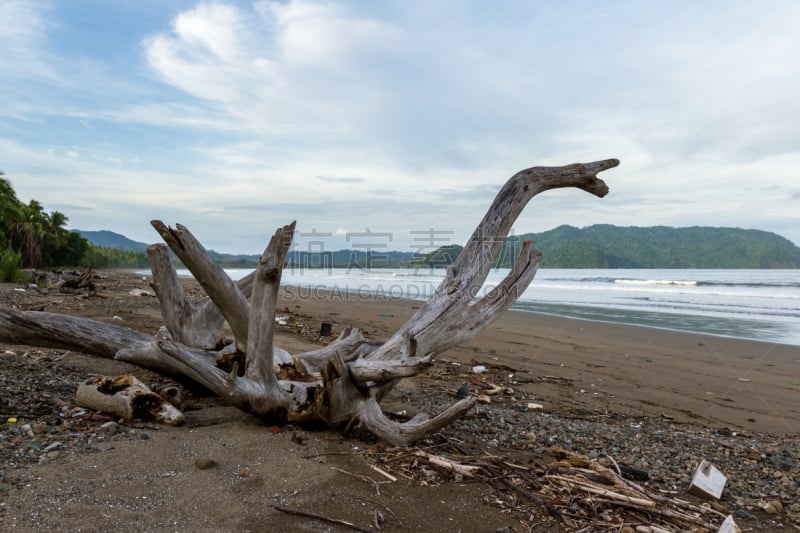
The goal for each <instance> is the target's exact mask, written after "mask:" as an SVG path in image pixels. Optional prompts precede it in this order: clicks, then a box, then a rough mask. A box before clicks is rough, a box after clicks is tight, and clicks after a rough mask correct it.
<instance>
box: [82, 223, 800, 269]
mask: <svg viewBox="0 0 800 533" xmlns="http://www.w3.org/2000/svg"><path fill="white" fill-rule="evenodd" d="M80 233H81V235H82V236H83V237H85V238H86V239H87V240H88V241H89V242H91V243H92V244H94V245H95V246H102V247H104V248H114V249H121V250H132V251H143V250H145V249H146V248H147V245H146V244H145V243H141V242H136V241H132V240H130V239H128V238H127V237H125V236H123V235H120V234H118V233H114V232H112V231H82V232H80ZM523 240H533V241H535V242H536V246H535V248H536V249H537V250H539V251H541V252H542V264H541V266H542V267H544V268H755V269H769V268H800V248H798V247H797V246H796V245H795V244H794V243H792V242H791V241H789V240H788V239H785V238H783V237H781V236H780V235H776V234H775V233H770V232H768V231H761V230H746V229H740V228H712V227H697V226H696V227H690V228H672V227H667V226H653V227H619V226H612V225H608V224H600V225H595V226H589V227H586V228H575V227H573V226H559V227H557V228H554V229H551V230H548V231H544V232H542V233H525V234H523V235H514V236H511V237H509V238H508V239H507V240H506V242H505V244H504V245H503V249H502V251H501V253H500V257H499V258H498V260H497V261H496V264H497V266H501V267H510V266H511V265H513V264H514V261H515V260H516V257H517V254H518V252H519V248H520V246H521V243H522V241H523ZM462 249H463V247H462V246H459V245H447V246H443V247H441V248H439V249H437V250H435V251H433V252H430V253H428V254H425V255H420V254H416V253H413V252H392V251H381V252H371V253H365V252H362V251H360V250H337V251H332V252H325V253H322V254H313V253H308V252H299V251H294V250H293V251H291V252H290V253H289V255H288V257H287V264H288V266H290V267H293V268H298V267H299V268H319V267H323V268H345V267H350V268H365V267H366V268H403V267H413V268H418V267H423V266H424V267H434V268H440V267H446V266H448V265H450V264H452V262H453V261H455V260H456V258H457V257H458V255H459V253H461V250H462ZM210 253H211V255H212V257H213V258H214V259H215V260H216V261H217V262H218V263H220V264H221V265H222V266H224V267H226V268H254V267H255V266H256V265H257V264H258V258H259V256H258V255H257V254H253V255H248V254H239V255H234V254H225V253H219V252H215V251H213V250H210Z"/></svg>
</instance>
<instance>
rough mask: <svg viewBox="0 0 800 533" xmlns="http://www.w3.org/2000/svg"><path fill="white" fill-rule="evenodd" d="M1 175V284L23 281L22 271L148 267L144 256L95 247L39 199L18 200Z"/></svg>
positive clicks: (65, 217)
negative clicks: (91, 267)
mask: <svg viewBox="0 0 800 533" xmlns="http://www.w3.org/2000/svg"><path fill="white" fill-rule="evenodd" d="M2 176H3V173H2V172H0V207H1V209H0V282H3V281H23V280H24V279H26V276H25V275H24V273H23V271H22V269H26V268H42V267H56V266H58V267H71V266H72V267H75V266H87V265H91V266H94V267H98V268H100V267H102V268H123V267H142V266H147V264H148V263H147V256H146V254H144V253H143V252H142V253H138V254H137V253H134V252H123V251H121V250H117V249H113V248H102V247H98V246H95V245H92V244H91V243H90V242H89V241H88V240H87V239H85V238H84V237H82V236H81V235H80V233H77V232H74V231H69V230H68V229H66V224H67V222H68V221H69V219H68V218H67V216H66V215H65V214H64V213H61V212H60V211H51V212H49V213H48V212H47V211H45V209H44V206H43V205H42V204H41V202H39V201H38V200H35V199H31V200H30V201H28V202H27V203H25V202H23V201H21V200H20V199H19V198H17V194H16V192H15V191H14V188H13V187H12V185H11V182H9V181H8V180H7V179H5V178H4V177H2Z"/></svg>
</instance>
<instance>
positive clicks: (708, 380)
mask: <svg viewBox="0 0 800 533" xmlns="http://www.w3.org/2000/svg"><path fill="white" fill-rule="evenodd" d="M292 290H293V289H292V287H284V288H282V291H281V297H280V299H279V308H280V309H286V310H290V311H291V312H293V313H299V314H302V315H304V316H307V317H308V318H310V319H311V320H312V322H313V321H314V320H316V321H317V324H316V326H314V325H313V323H312V324H311V325H310V326H309V327H317V328H318V327H319V323H321V322H323V321H324V322H330V323H332V324H333V328H334V335H336V334H338V332H339V331H340V330H341V328H342V327H343V326H345V325H348V324H349V325H352V326H353V327H358V328H360V329H363V330H365V331H367V332H368V334H369V335H370V336H372V337H374V338H376V339H383V338H387V337H389V336H390V335H391V334H392V333H393V332H394V331H395V330H397V329H398V328H399V327H400V326H401V325H402V324H403V323H404V322H405V321H406V320H407V319H408V318H410V317H411V316H412V314H413V313H414V312H415V311H416V309H417V308H419V307H420V306H421V305H422V304H423V303H424V302H422V301H418V300H404V299H399V298H386V297H381V298H370V297H368V296H366V295H363V294H359V295H358V298H356V299H354V300H347V301H342V300H339V299H336V298H325V297H324V295H325V291H324V290H322V289H315V295H316V296H317V297H314V298H296V297H293V296H296V294H297V293H292ZM287 293H288V296H289V297H287ZM386 315H390V316H386ZM437 360H438V361H449V360H452V361H454V362H457V363H459V364H461V365H463V366H469V365H472V364H478V363H481V364H485V365H487V366H491V365H495V366H501V367H507V368H511V369H515V370H516V371H517V374H518V375H519V374H520V373H522V374H524V375H525V377H526V378H533V377H537V376H543V375H546V376H551V377H554V378H558V379H559V380H562V381H566V382H567V383H570V384H571V386H570V387H563V386H556V385H553V384H548V383H540V384H538V385H537V387H536V390H535V394H536V397H537V398H538V399H541V400H542V402H540V403H545V406H546V407H545V409H547V408H548V407H547V404H548V403H549V404H550V405H551V406H564V405H571V406H573V407H577V408H580V409H585V410H587V411H592V412H597V413H605V412H608V413H618V414H623V415H626V416H631V415H633V416H653V417H659V418H666V419H669V420H675V421H678V422H686V423H693V424H701V425H704V426H708V427H715V428H720V429H721V428H730V429H732V430H734V431H743V432H760V433H769V434H777V435H794V434H800V407H798V399H800V350H798V347H797V346H793V345H787V344H779V343H770V342H764V341H757V340H750V339H739V338H733V337H722V336H717V335H711V334H704V333H691V332H685V331H679V330H669V329H661V328H654V327H650V326H640V325H631V324H621V323H614V322H601V321H594V320H586V319H578V318H567V317H562V316H558V315H550V314H545V313H536V312H530V311H516V310H510V311H507V312H506V313H504V314H503V315H502V316H501V317H500V318H499V319H498V320H497V321H496V322H494V323H493V324H492V325H490V326H489V327H487V328H486V329H485V330H484V331H482V332H481V333H480V334H479V335H478V336H476V337H475V338H473V339H472V340H470V341H468V342H467V343H465V344H463V345H461V346H457V347H453V348H450V349H449V350H447V351H446V352H444V353H442V354H440V355H439V356H437ZM537 401H538V400H537Z"/></svg>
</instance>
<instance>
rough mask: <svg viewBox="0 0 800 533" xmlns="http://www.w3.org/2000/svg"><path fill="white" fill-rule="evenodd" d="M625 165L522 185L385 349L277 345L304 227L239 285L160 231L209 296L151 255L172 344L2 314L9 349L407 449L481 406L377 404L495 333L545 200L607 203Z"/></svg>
mask: <svg viewBox="0 0 800 533" xmlns="http://www.w3.org/2000/svg"><path fill="white" fill-rule="evenodd" d="M618 164H619V161H617V160H615V159H608V160H605V161H597V162H594V163H587V164H574V165H567V166H563V167H533V168H529V169H526V170H523V171H521V172H519V173H517V174H516V175H514V176H513V177H512V178H511V179H510V180H509V181H508V182H507V183H506V184H505V186H504V187H503V188H502V189H501V191H500V192H499V193H498V195H497V197H496V198H495V200H494V202H493V203H492V205H491V207H490V208H489V210H488V212H487V213H486V216H485V217H484V218H483V220H482V221H481V222H480V224H479V225H478V227H477V228H476V230H475V232H474V233H473V235H472V237H471V238H470V240H469V242H468V243H467V245H466V246H465V248H464V250H463V251H462V252H461V254H460V255H459V257H458V259H457V261H456V262H455V263H454V264H453V265H452V266H451V267H450V268H449V269H448V272H447V274H446V276H445V279H444V280H443V281H442V283H441V284H440V286H439V287H438V289H437V290H436V292H435V293H434V295H433V297H432V298H431V299H430V300H428V301H427V302H426V303H425V304H424V305H422V306H421V308H420V309H419V310H418V311H417V312H416V313H415V314H414V316H412V317H411V318H410V319H409V320H408V322H406V323H405V324H404V325H403V326H402V327H401V328H400V329H399V330H397V332H396V333H395V334H394V335H393V336H392V337H391V338H389V339H388V340H387V341H386V342H384V343H382V344H381V343H375V342H373V341H368V340H366V339H365V338H364V337H363V336H362V335H361V332H360V331H358V330H351V329H349V328H347V329H345V330H344V331H343V332H342V334H341V335H340V336H339V338H337V339H336V340H334V341H333V342H331V343H330V344H329V345H328V346H326V347H324V348H321V349H319V350H313V351H309V352H305V353H300V354H296V355H291V354H288V353H287V352H285V351H284V350H281V349H279V348H276V347H275V346H273V337H274V328H275V314H276V309H275V308H276V302H277V297H278V290H279V287H280V280H281V272H282V268H283V265H284V262H285V260H286V255H287V253H288V250H289V246H290V244H291V241H292V236H293V233H294V222H293V223H292V224H290V225H288V226H284V227H282V228H279V229H278V230H277V231H276V233H275V235H274V236H273V237H272V239H271V240H270V242H269V245H268V246H267V248H266V250H265V251H264V253H263V254H262V256H261V259H260V261H259V265H258V268H257V269H256V271H255V272H254V273H253V274H251V275H250V276H248V277H246V278H244V279H243V280H241V281H240V282H239V283H238V284H237V283H234V282H233V281H232V280H231V279H230V278H229V277H228V276H227V274H225V272H224V270H222V268H221V267H219V265H217V264H216V263H214V261H213V260H212V259H211V257H210V255H209V254H208V252H207V251H206V250H205V249H204V248H203V247H202V245H200V243H199V242H198V241H197V240H196V239H195V238H194V236H193V235H192V234H191V233H190V232H189V230H188V229H186V228H185V227H183V226H181V225H178V226H177V227H176V228H175V229H173V228H170V227H168V226H166V225H164V224H163V223H162V222H160V221H157V220H156V221H153V223H152V224H153V227H154V228H155V229H156V230H157V231H158V232H159V234H161V236H162V237H163V238H164V241H165V242H166V243H167V245H169V247H170V248H171V249H172V250H173V252H175V254H176V255H178V257H179V258H180V259H181V261H183V264H184V265H185V266H186V267H187V268H188V269H189V271H191V273H192V274H193V275H194V277H195V279H197V281H198V282H199V283H200V285H201V287H202V288H203V290H204V291H205V292H206V294H207V295H208V296H209V301H208V302H206V303H205V304H203V305H200V306H195V305H193V304H192V303H191V302H189V301H188V299H187V297H186V295H185V294H184V292H183V288H182V287H181V284H180V280H179V278H178V275H177V273H176V272H175V269H174V267H173V265H172V263H171V262H170V261H169V256H168V254H167V250H166V248H165V247H164V245H152V246H150V248H149V249H148V254H149V256H150V261H151V266H152V271H153V284H152V286H153V288H154V290H155V291H156V293H157V295H158V298H159V301H160V304H161V313H162V316H163V319H164V323H165V326H166V328H167V330H168V331H169V337H171V338H170V339H166V340H165V339H160V338H156V337H153V336H150V335H146V334H143V333H138V332H135V331H130V330H127V329H124V328H121V327H118V326H114V325H110V324H105V323H101V322H96V321H93V320H89V319H83V318H76V317H70V316H65V315H58V314H52V313H43V312H24V311H16V310H13V309H8V308H2V309H0V340H2V341H5V342H13V343H15V344H30V345H38V346H48V347H57V348H69V349H73V350H79V351H81V352H84V353H91V354H94V355H98V356H100V357H107V358H115V359H118V360H122V361H127V362H130V363H133V364H136V365H139V366H142V367H145V368H149V369H152V370H155V371H158V372H162V373H167V374H173V375H174V374H181V375H183V376H185V377H188V378H189V379H192V380H194V381H196V382H198V383H200V384H202V385H204V386H205V387H207V388H208V389H210V390H211V391H213V392H215V393H216V394H218V395H219V396H220V397H221V398H223V399H225V400H226V401H227V402H228V403H230V404H231V405H234V406H236V407H238V408H240V409H242V410H244V411H247V412H249V413H252V414H254V415H256V416H258V417H261V418H262V419H264V420H267V421H269V422H271V423H285V422H293V423H306V422H317V423H318V422H325V423H327V424H329V425H330V426H331V427H334V428H338V429H341V430H343V431H345V432H350V431H353V430H355V429H359V430H365V431H367V432H369V433H371V434H373V435H375V436H377V437H379V438H381V439H384V440H386V441H388V442H390V443H392V444H396V445H407V444H409V443H411V442H413V441H415V440H417V439H419V438H421V437H424V436H426V435H428V434H430V433H432V432H435V431H437V430H438V429H440V428H441V427H443V426H444V425H446V424H447V423H449V422H450V421H452V420H454V419H456V418H458V417H459V416H461V415H462V414H463V413H465V412H466V411H467V410H469V409H470V408H471V407H472V405H473V404H474V402H475V399H474V398H472V397H468V398H464V399H463V400H461V401H459V402H457V403H455V404H454V405H452V406H451V407H450V408H448V409H446V410H445V411H444V412H442V413H440V414H439V415H437V416H435V417H433V418H431V417H429V416H428V415H425V414H420V415H417V416H416V417H414V418H413V419H411V420H409V421H407V422H404V423H398V422H395V421H393V420H391V419H389V418H388V417H387V416H386V415H385V414H384V413H383V411H382V410H381V408H380V404H379V402H380V400H381V399H382V398H383V397H384V396H385V395H386V394H387V393H388V392H389V391H390V390H391V389H392V387H393V386H394V384H395V383H396V382H397V380H398V379H400V378H403V377H410V376H414V375H416V374H418V373H420V372H421V371H423V370H424V369H425V368H427V367H429V366H430V365H431V364H432V361H433V358H434V356H435V355H437V354H439V353H441V352H442V351H444V350H446V349H447V348H449V347H451V346H455V345H458V344H460V343H463V342H465V341H467V340H468V339H470V338H472V337H473V336H474V335H476V334H477V333H478V332H480V331H481V330H482V329H483V328H485V327H486V326H488V325H489V324H491V323H492V322H493V321H494V320H495V319H497V317H499V316H500V315H501V314H502V313H503V311H505V310H506V309H507V308H508V307H509V306H510V305H511V304H512V303H513V302H514V300H516V298H517V296H519V295H520V294H521V293H522V291H524V290H525V288H526V287H527V286H528V284H529V283H530V282H531V280H532V279H533V277H534V275H535V273H536V269H537V267H538V264H539V259H540V254H539V253H538V252H535V251H534V250H533V243H532V242H525V243H523V246H522V249H521V250H520V253H519V257H518V259H517V261H516V263H515V265H514V267H513V268H512V270H511V272H510V273H509V274H508V275H507V276H506V278H505V279H504V280H503V281H502V282H501V283H500V285H498V286H497V287H496V288H495V289H494V290H493V291H492V292H491V293H489V294H487V295H486V296H484V297H482V298H481V299H480V300H478V301H477V302H473V297H474V295H475V294H477V293H478V291H479V289H480V287H481V286H482V284H483V282H484V281H485V279H486V277H487V275H488V273H489V270H490V269H491V267H492V264H493V262H494V260H495V258H496V257H497V256H498V254H499V253H500V250H501V247H502V245H503V241H504V240H505V238H506V237H507V236H508V233H509V231H510V230H511V226H512V225H513V223H514V221H515V220H516V219H517V217H518V216H519V214H520V213H521V211H522V209H523V208H524V207H525V205H526V204H527V203H528V201H529V200H530V199H531V198H533V197H534V196H535V195H536V194H539V193H540V192H543V191H546V190H548V189H554V188H561V187H577V188H580V189H583V190H585V191H587V192H589V193H591V194H594V195H596V196H599V197H602V196H605V194H606V193H607V192H608V188H607V187H606V185H605V183H604V182H603V181H602V180H600V179H598V178H597V174H598V173H599V172H601V171H603V170H607V169H609V168H613V167H615V166H617V165H618ZM224 322H227V323H228V325H229V326H230V328H231V331H232V332H233V336H234V341H233V343H232V344H230V343H229V342H226V340H225V339H224V337H223V335H222V327H223V323H224ZM226 344H227V345H226ZM232 352H238V355H239V356H240V357H238V358H237V357H234V358H233V360H234V361H237V360H243V361H244V363H243V364H244V367H243V368H240V364H238V363H236V362H234V363H233V369H232V370H231V371H229V372H226V371H224V370H222V369H221V368H220V366H221V363H222V361H223V360H224V359H226V357H227V356H230V355H231V353H232ZM285 366H292V367H294V372H293V373H292V375H294V376H298V375H299V376H301V378H295V379H293V380H282V379H278V375H279V374H280V370H281V368H282V367H285Z"/></svg>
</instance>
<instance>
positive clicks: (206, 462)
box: [194, 457, 219, 470]
mask: <svg viewBox="0 0 800 533" xmlns="http://www.w3.org/2000/svg"><path fill="white" fill-rule="evenodd" d="M194 466H196V467H197V468H199V469H200V470H209V469H211V468H216V467H217V466H219V463H217V462H216V461H215V460H214V459H208V458H207V457H201V458H199V459H195V461H194Z"/></svg>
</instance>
